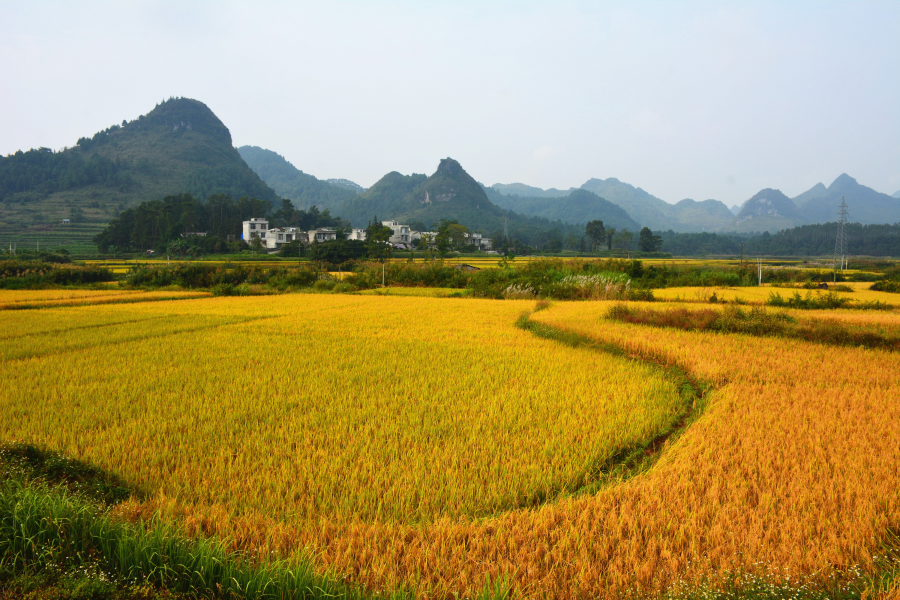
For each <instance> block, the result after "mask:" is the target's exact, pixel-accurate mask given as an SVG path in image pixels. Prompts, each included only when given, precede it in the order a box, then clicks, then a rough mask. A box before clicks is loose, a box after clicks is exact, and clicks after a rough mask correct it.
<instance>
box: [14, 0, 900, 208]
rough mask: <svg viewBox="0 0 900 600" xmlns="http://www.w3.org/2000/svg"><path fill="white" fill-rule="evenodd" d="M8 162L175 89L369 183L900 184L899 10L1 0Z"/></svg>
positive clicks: (227, 119) (737, 198) (685, 193)
mask: <svg viewBox="0 0 900 600" xmlns="http://www.w3.org/2000/svg"><path fill="white" fill-rule="evenodd" d="M0 82H2V84H0V89H2V94H0V115H2V116H0V155H6V154H9V153H12V152H15V151H16V150H19V149H23V150H27V149H28V148H32V147H35V148H37V147H40V146H46V147H50V148H54V149H59V148H62V147H64V146H72V145H74V143H75V141H76V140H77V139H78V138H79V137H81V136H90V135H92V134H93V133H95V132H96V131H99V130H101V129H104V128H106V127H108V126H110V125H112V124H115V123H120V122H121V121H122V120H123V119H127V120H131V119H134V118H136V117H137V116H138V115H141V114H145V113H147V112H149V111H150V110H152V109H153V107H154V106H155V105H156V104H157V103H158V102H160V101H161V100H164V99H166V98H169V97H173V96H175V97H178V96H183V97H189V98H194V99H197V100H200V101H202V102H204V103H206V104H207V106H209V107H210V108H211V109H212V110H213V112H215V114H216V115H217V116H218V117H219V118H220V119H221V120H222V121H223V122H224V123H225V124H226V125H227V126H228V128H229V129H230V131H231V135H232V139H233V142H234V144H235V146H242V145H245V144H248V145H255V146H261V147H263V148H268V149H270V150H274V151H275V152H278V153H279V154H281V155H282V156H284V157H285V158H287V159H288V160H289V161H290V162H291V163H293V164H294V165H295V166H296V167H297V168H299V169H301V170H303V171H304V172H306V173H310V174H312V175H315V176H316V177H319V178H320V179H326V178H346V179H350V180H352V181H355V182H357V183H359V184H361V185H363V186H366V187H368V186H370V185H372V184H373V183H375V182H376V181H377V180H378V179H380V178H381V177H382V176H383V175H384V174H386V173H388V172H390V171H399V172H401V173H404V174H408V173H413V172H415V173H426V174H431V173H433V172H434V170H435V169H436V167H437V165H438V162H439V161H440V159H441V158H444V157H448V156H449V157H452V158H454V159H456V160H458V161H459V162H460V163H461V164H462V165H463V167H464V168H465V169H466V170H467V171H468V172H469V174H471V175H472V176H473V177H475V179H477V180H478V181H481V182H482V183H485V184H488V185H490V184H493V183H513V182H521V183H526V184H528V185H533V186H538V187H542V188H550V187H556V188H560V189H567V188H569V187H578V186H580V185H581V184H583V183H584V182H585V181H587V180H588V179H590V178H592V177H596V178H601V179H606V178H609V177H616V178H618V179H620V180H622V181H625V182H628V183H630V184H632V185H635V186H639V187H641V188H643V189H644V190H646V191H648V192H650V193H651V194H653V195H655V196H658V197H660V198H662V199H663V200H666V201H668V202H677V201H679V200H681V199H683V198H693V199H695V200H705V199H708V198H714V199H717V200H721V201H723V202H725V203H726V204H728V205H729V206H730V205H732V204H740V203H742V202H743V201H744V200H746V199H748V198H749V197H750V196H752V195H753V194H755V193H756V192H758V191H759V190H760V189H763V188H767V187H772V188H777V189H780V190H781V191H782V192H784V193H785V194H787V195H788V196H796V195H797V194H800V193H801V192H803V191H805V190H807V189H809V188H810V187H812V186H813V185H815V184H816V183H818V182H823V183H824V184H825V185H829V184H830V183H831V182H832V181H833V180H834V179H835V178H836V177H837V176H838V175H840V174H841V173H845V172H846V173H848V174H849V175H851V176H853V177H855V178H856V179H857V180H858V181H859V182H860V183H862V184H863V185H867V186H869V187H872V188H874V189H876V190H878V191H881V192H885V193H888V194H891V193H893V192H895V191H897V190H900V2H896V1H886V2H827V1H822V0H819V1H816V2H799V1H795V2H740V1H733V2H689V1H684V2H651V1H645V2H622V3H620V2H562V1H552V2H550V1H547V2H529V1H515V2H493V1H490V0H482V1H474V2H469V1H464V0H458V1H454V2H429V1H424V0H420V1H417V2H342V1H332V2H265V1H260V0H256V1H254V2H202V1H199V0H194V1H192V2H140V1H131V2H78V1H71V0H70V1H66V2H50V1H45V0H28V1H24V0H15V1H10V0H0Z"/></svg>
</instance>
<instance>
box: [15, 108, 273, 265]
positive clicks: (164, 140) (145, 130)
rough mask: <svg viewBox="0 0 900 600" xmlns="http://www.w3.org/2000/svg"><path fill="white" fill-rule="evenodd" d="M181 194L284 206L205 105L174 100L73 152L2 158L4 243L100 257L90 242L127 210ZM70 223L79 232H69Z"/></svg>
mask: <svg viewBox="0 0 900 600" xmlns="http://www.w3.org/2000/svg"><path fill="white" fill-rule="evenodd" d="M181 192H189V193H191V194H192V195H194V196H196V197H198V198H205V197H206V196H209V195H212V194H218V193H225V194H230V195H231V196H232V197H233V198H239V197H241V196H250V197H256V198H260V199H264V200H268V201H272V202H274V201H277V200H278V195H277V194H276V193H275V191H274V190H272V189H271V188H270V187H268V186H267V185H266V184H265V183H263V181H262V180H260V178H259V177H258V176H257V175H256V173H254V172H253V171H252V170H251V169H250V168H249V167H248V166H247V165H246V163H244V161H243V159H242V158H241V157H240V155H239V154H238V152H237V150H236V149H235V148H234V147H233V146H232V145H231V133H230V132H229V131H228V128H227V127H226V126H225V125H224V124H223V123H222V121H220V120H219V119H218V117H216V115H215V114H213V112H212V111H211V110H210V109H209V108H208V107H207V106H206V105H205V104H203V103H202V102H198V101H196V100H190V99H187V98H177V99H170V100H168V101H166V102H163V103H162V104H159V105H157V106H156V107H155V108H154V109H153V110H152V111H150V112H149V113H147V114H146V115H141V116H139V117H138V118H136V119H135V120H133V121H131V122H128V121H122V123H121V124H120V125H113V126H111V127H109V128H107V129H105V130H103V131H100V132H98V133H96V134H94V135H93V136H92V137H90V138H87V137H82V138H80V139H79V140H78V141H77V143H76V145H75V146H74V147H72V148H66V149H63V150H62V151H59V152H54V151H51V150H49V149H47V148H39V149H32V150H29V151H27V152H22V151H19V152H16V153H15V154H12V155H9V156H6V157H0V243H6V242H7V241H17V240H19V241H20V243H27V244H35V245H36V244H37V243H38V242H39V241H41V240H44V241H45V244H49V243H54V244H63V245H67V246H70V247H74V249H75V250H76V251H79V252H81V251H93V244H91V243H90V238H91V236H92V235H93V234H95V233H97V232H98V231H99V230H100V229H101V228H102V227H103V225H104V224H106V223H107V222H109V220H110V219H112V218H114V217H115V216H116V215H117V214H118V213H119V212H120V211H122V210H124V209H126V208H128V207H130V206H134V205H136V204H138V203H140V202H143V201H146V200H152V199H159V198H163V197H164V196H167V195H171V194H178V193H181ZM63 218H69V219H71V220H72V221H73V225H74V226H73V225H70V226H68V227H64V226H62V225H61V224H60V221H61V220H62V219H63Z"/></svg>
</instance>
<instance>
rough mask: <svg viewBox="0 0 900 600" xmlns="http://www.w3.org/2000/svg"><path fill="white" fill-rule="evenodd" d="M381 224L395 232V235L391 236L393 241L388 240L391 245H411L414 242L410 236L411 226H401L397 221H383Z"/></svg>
mask: <svg viewBox="0 0 900 600" xmlns="http://www.w3.org/2000/svg"><path fill="white" fill-rule="evenodd" d="M381 224H382V225H384V226H385V227H390V228H391V230H393V232H394V233H393V235H391V239H389V240H388V241H389V242H390V243H391V244H409V243H410V242H412V238H411V237H410V236H409V225H401V224H400V223H398V222H397V221H382V222H381Z"/></svg>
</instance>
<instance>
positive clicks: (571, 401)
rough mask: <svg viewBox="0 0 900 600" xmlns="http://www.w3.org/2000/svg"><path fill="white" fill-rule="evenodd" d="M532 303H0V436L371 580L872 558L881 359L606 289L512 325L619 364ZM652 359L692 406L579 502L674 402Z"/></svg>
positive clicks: (611, 593)
mask: <svg viewBox="0 0 900 600" xmlns="http://www.w3.org/2000/svg"><path fill="white" fill-rule="evenodd" d="M742 291H743V290H742ZM853 293H854V294H856V293H859V292H853ZM533 306H534V305H533V303H531V302H521V301H490V300H473V299H455V298H433V297H401V296H397V297H393V296H392V294H390V293H389V294H388V296H387V297H378V296H363V295H352V296H347V295H311V294H310V295H285V296H266V297H249V298H203V299H195V300H190V301H184V302H152V303H150V302H147V303H135V304H128V305H123V304H108V305H97V306H78V307H70V308H53V307H48V308H43V309H41V310H34V311H4V312H0V323H2V322H3V321H4V320H5V321H6V322H5V323H3V324H4V325H5V327H4V329H3V330H4V331H6V332H7V335H6V336H5V337H2V338H0V353H2V356H3V369H2V373H0V378H2V379H0V381H2V385H3V389H4V390H5V393H4V395H3V397H2V398H0V414H2V415H3V416H4V418H3V419H2V421H0V442H10V441H14V440H16V441H27V442H30V443H35V444H39V445H43V446H46V447H49V448H52V449H56V450H60V451H63V452H66V453H67V454H69V455H72V456H75V457H78V458H81V459H84V460H87V461H89V462H91V463H94V464H97V465H99V466H101V467H103V468H106V469H110V470H112V471H114V472H116V473H118V474H119V475H121V476H123V477H124V478H125V479H126V480H128V481H130V482H132V483H133V484H135V485H137V486H139V487H140V488H141V489H143V490H145V491H146V492H147V495H146V496H145V497H143V498H138V497H135V498H133V499H132V500H130V501H129V502H127V503H126V504H125V505H124V506H122V507H121V509H120V513H121V514H122V515H123V516H126V517H128V518H132V519H137V518H150V517H152V516H161V517H162V518H164V519H173V520H176V521H178V522H180V523H181V524H182V525H183V526H184V527H185V528H187V529H188V530H191V531H196V532H205V533H207V534H215V535H219V536H222V537H223V538H226V539H227V540H228V541H229V542H230V544H231V545H232V547H234V548H241V549H244V550H248V551H251V552H256V553H258V554H259V555H264V554H265V555H268V554H270V553H272V552H276V553H278V554H281V555H287V554H293V553H305V554H308V555H310V556H313V557H314V560H315V562H316V565H317V566H318V567H319V568H320V569H322V570H329V571H331V572H333V573H337V574H340V575H342V576H344V577H345V578H346V579H347V580H349V581H352V582H355V583H358V584H360V585H362V586H364V587H366V588H367V589H370V590H375V591H377V590H392V589H396V588H398V587H405V588H407V589H412V590H414V591H415V593H417V594H418V595H420V596H423V597H452V596H453V595H454V594H472V593H475V592H477V591H478V590H480V589H482V587H483V585H484V584H485V582H488V581H493V580H496V579H497V578H500V577H506V578H507V579H508V581H509V583H510V584H511V585H512V588H513V590H514V593H515V594H516V595H517V596H521V597H555V598H598V597H620V596H622V595H628V594H637V595H645V594H646V595H655V594H660V593H663V592H664V591H665V590H667V589H670V588H671V587H672V586H674V585H682V583H681V582H688V583H691V582H693V583H695V584H696V583H701V582H713V583H715V582H716V581H722V580H724V579H727V577H728V576H729V575H730V574H734V573H751V574H753V575H758V576H761V577H773V578H776V579H778V580H780V581H786V580H788V579H789V580H791V581H800V580H804V581H810V582H818V583H826V582H832V583H833V582H835V581H838V582H841V581H843V582H847V581H850V580H852V579H854V578H855V577H857V573H858V572H859V573H863V574H870V575H871V574H875V573H876V572H878V569H880V568H882V566H883V565H882V562H881V561H882V560H883V555H884V544H885V542H886V541H888V540H889V536H888V532H889V531H896V530H897V528H898V527H900V495H898V494H897V492H896V490H897V489H900V452H897V448H898V447H900V402H898V401H897V398H898V397H900V360H898V359H897V356H896V354H893V353H890V352H886V351H880V350H864V349H859V348H852V347H834V346H827V345H823V344H811V343H807V342H803V341H797V340H788V339H781V338H756V337H750V336H744V335H724V334H718V333H710V332H688V331H681V330H674V329H659V328H651V327H645V326H639V325H631V324H626V323H620V322H615V321H610V320H607V319H605V318H604V315H605V314H606V311H607V310H608V309H609V306H610V303H606V302H573V303H564V302H559V303H554V304H552V305H551V306H550V307H549V308H548V309H546V310H541V311H539V312H536V313H534V314H533V315H532V316H531V319H532V320H533V321H535V322H538V323H541V324H544V325H547V326H551V327H553V328H555V329H557V330H563V331H567V332H572V333H576V334H578V335H580V336H583V337H584V338H586V339H590V340H594V341H596V342H598V343H599V344H601V345H603V346H604V347H616V348H619V349H621V350H622V352H623V354H621V355H614V354H610V353H607V352H599V351H594V350H588V349H575V348H571V347H568V346H565V345H562V344H558V343H556V342H553V341H549V340H544V339H541V338H538V337H535V336H533V335H532V334H531V333H528V332H526V331H523V330H521V329H518V328H516V327H515V326H514V323H515V321H516V319H517V318H518V316H519V315H520V314H521V313H522V312H523V311H526V310H530V309H531V308H532V307H533ZM648 306H649V305H648ZM819 316H822V317H824V318H833V319H849V320H854V321H860V322H868V321H866V319H872V321H871V322H872V323H876V322H877V323H880V324H883V325H885V326H896V325H897V319H898V316H897V314H896V313H893V312H882V311H874V312H869V311H867V312H865V313H863V312H861V311H846V310H838V311H816V317H819ZM653 363H659V364H663V365H671V366H677V367H679V368H680V369H683V370H684V371H685V372H686V373H687V374H688V375H689V376H690V377H692V378H694V379H696V380H699V381H702V382H706V383H708V384H709V385H710V386H712V387H711V388H710V390H709V391H708V392H707V395H706V398H705V406H706V408H705V410H704V411H703V412H702V414H700V415H699V416H698V417H697V420H696V421H695V422H693V423H692V424H691V425H690V426H689V427H687V429H686V430H685V431H684V433H682V434H681V435H680V436H677V437H675V438H671V439H670V440H669V441H668V442H666V443H665V445H664V446H663V447H662V449H661V450H660V452H659V458H658V460H657V461H656V462H655V463H654V464H653V466H652V467H651V468H649V469H648V470H646V471H645V472H643V473H640V474H638V475H636V476H634V477H631V478H629V479H626V480H622V481H612V482H606V483H604V484H603V485H600V486H593V487H589V488H588V490H589V491H586V492H585V491H579V490H582V489H584V486H586V485H588V486H589V485H590V483H591V482H593V481H597V480H598V478H600V477H601V474H600V473H599V470H598V468H599V467H601V466H602V465H604V464H606V462H607V461H608V460H609V459H610V458H611V457H613V456H614V455H616V453H617V452H618V451H620V450H621V449H627V448H632V447H635V446H640V445H641V444H643V443H645V442H646V441H647V440H650V439H653V438H655V437H657V436H659V435H661V434H664V433H665V432H667V431H670V430H671V429H672V427H673V426H674V425H675V424H676V423H678V422H679V421H680V420H681V419H682V417H683V416H684V414H685V410H686V407H685V406H684V405H683V401H682V397H681V396H680V395H679V390H678V389H677V388H676V385H675V384H674V382H673V380H672V379H671V378H670V377H667V376H666V375H665V373H664V372H663V371H662V370H661V369H660V368H659V367H657V366H656V365H655V364H653ZM698 409H699V406H698Z"/></svg>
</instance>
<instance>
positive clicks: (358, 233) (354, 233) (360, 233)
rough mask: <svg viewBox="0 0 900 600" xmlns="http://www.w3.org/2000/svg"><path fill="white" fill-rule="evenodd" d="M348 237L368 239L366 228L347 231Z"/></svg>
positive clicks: (361, 239)
mask: <svg viewBox="0 0 900 600" xmlns="http://www.w3.org/2000/svg"><path fill="white" fill-rule="evenodd" d="M347 239H348V240H357V241H360V242H364V241H366V230H365V229H356V228H354V229H352V230H351V231H350V232H349V233H347Z"/></svg>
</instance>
